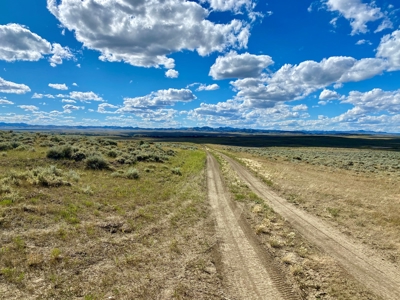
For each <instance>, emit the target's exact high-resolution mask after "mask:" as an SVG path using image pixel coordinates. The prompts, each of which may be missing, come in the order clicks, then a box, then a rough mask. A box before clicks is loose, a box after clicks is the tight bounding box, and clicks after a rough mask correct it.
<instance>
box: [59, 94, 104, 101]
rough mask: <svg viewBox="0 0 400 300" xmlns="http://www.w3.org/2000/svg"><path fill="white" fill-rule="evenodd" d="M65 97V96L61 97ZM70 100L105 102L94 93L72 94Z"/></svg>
mask: <svg viewBox="0 0 400 300" xmlns="http://www.w3.org/2000/svg"><path fill="white" fill-rule="evenodd" d="M60 96H62V97H64V96H65V95H60ZM68 97H69V98H71V99H74V100H79V101H82V102H88V101H101V102H103V101H104V99H103V98H102V97H100V96H99V95H97V94H96V93H94V92H70V93H69V95H68Z"/></svg>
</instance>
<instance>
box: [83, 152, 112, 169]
mask: <svg viewBox="0 0 400 300" xmlns="http://www.w3.org/2000/svg"><path fill="white" fill-rule="evenodd" d="M86 168H88V169H92V170H104V169H109V166H108V162H107V161H106V160H105V159H104V157H102V156H101V155H99V154H94V155H91V156H89V157H87V158H86Z"/></svg>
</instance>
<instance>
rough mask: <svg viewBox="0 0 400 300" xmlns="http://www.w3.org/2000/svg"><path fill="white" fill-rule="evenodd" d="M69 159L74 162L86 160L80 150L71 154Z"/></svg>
mask: <svg viewBox="0 0 400 300" xmlns="http://www.w3.org/2000/svg"><path fill="white" fill-rule="evenodd" d="M71 158H72V159H73V160H75V161H82V160H84V159H85V158H86V154H85V153H84V152H82V151H81V150H78V151H76V152H74V153H73V154H72V156H71Z"/></svg>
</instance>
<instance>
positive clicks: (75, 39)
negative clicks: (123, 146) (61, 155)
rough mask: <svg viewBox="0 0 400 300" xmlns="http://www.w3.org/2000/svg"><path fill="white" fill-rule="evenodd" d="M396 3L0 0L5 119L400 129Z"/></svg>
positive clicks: (0, 96)
mask: <svg viewBox="0 0 400 300" xmlns="http://www.w3.org/2000/svg"><path fill="white" fill-rule="evenodd" d="M399 26H400V2H399V1H395V0H376V1H367V0H320V1H310V0H296V1H293V0H279V1H277V0H274V1H263V0H258V1H256V0H196V1H185V0H47V1H46V0H35V1H32V0H18V1H15V0H1V1H0V122H7V123H27V124H35V125H70V126H76V125H83V126H85V125H87V126H132V127H141V128H178V127H196V126H211V127H226V126H229V127H236V128H253V129H274V130H368V131H369V130H373V131H378V132H381V131H384V132H400V27H399Z"/></svg>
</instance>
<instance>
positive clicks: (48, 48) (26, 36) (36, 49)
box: [0, 24, 74, 66]
mask: <svg viewBox="0 0 400 300" xmlns="http://www.w3.org/2000/svg"><path fill="white" fill-rule="evenodd" d="M0 41H1V43H0V60H5V61H7V62H14V61H19V60H22V61H38V60H40V59H42V58H44V56H45V55H52V56H51V57H49V61H50V63H51V65H54V66H55V64H61V63H62V59H73V58H74V55H73V54H72V53H71V51H70V50H69V48H67V47H64V48H63V47H62V46H61V45H60V44H56V43H55V44H50V43H49V42H48V41H46V40H45V39H43V38H41V37H40V36H39V35H37V34H36V33H33V32H31V31H30V30H29V29H28V28H27V27H25V26H23V25H20V24H7V25H0Z"/></svg>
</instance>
